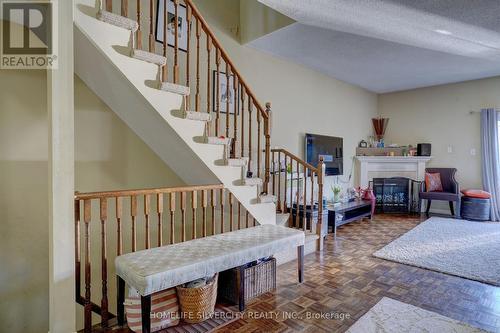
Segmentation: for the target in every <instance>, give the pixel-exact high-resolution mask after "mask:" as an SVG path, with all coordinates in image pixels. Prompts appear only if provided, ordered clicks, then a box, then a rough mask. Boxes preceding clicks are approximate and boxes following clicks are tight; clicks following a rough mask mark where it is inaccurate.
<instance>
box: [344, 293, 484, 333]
mask: <svg viewBox="0 0 500 333" xmlns="http://www.w3.org/2000/svg"><path fill="white" fill-rule="evenodd" d="M372 332H373V333H410V332H411V333H417V332H418V333H420V332H436V333H448V332H453V333H466V332H467V333H470V332H478V333H479V332H486V331H483V330H480V329H478V328H474V327H472V326H469V325H467V324H464V323H461V322H459V321H456V320H454V319H451V318H448V317H445V316H442V315H440V314H437V313H435V312H431V311H427V310H424V309H421V308H418V307H416V306H413V305H410V304H406V303H401V302H399V301H396V300H393V299H391V298H387V297H384V298H382V300H380V302H378V303H377V304H375V306H374V307H373V308H371V309H370V310H369V311H368V312H367V313H366V314H365V315H364V316H363V317H361V318H360V319H359V320H358V321H357V322H355V323H354V325H352V326H351V327H350V328H349V329H348V330H347V333H372Z"/></svg>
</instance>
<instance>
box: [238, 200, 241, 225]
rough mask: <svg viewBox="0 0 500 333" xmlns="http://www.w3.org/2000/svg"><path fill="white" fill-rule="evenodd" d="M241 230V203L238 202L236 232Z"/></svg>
mask: <svg viewBox="0 0 500 333" xmlns="http://www.w3.org/2000/svg"><path fill="white" fill-rule="evenodd" d="M240 229H241V202H239V201H238V230H240Z"/></svg>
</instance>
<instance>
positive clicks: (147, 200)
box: [144, 195, 151, 249]
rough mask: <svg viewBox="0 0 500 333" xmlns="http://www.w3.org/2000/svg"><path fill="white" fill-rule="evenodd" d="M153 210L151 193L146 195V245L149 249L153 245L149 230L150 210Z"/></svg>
mask: <svg viewBox="0 0 500 333" xmlns="http://www.w3.org/2000/svg"><path fill="white" fill-rule="evenodd" d="M150 210H151V200H150V197H149V195H145V196H144V221H145V223H144V226H145V229H146V230H145V233H146V234H145V244H144V245H145V247H146V249H149V248H150V246H151V234H150V231H149V229H150V228H149V212H150Z"/></svg>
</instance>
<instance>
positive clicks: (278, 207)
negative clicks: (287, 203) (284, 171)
mask: <svg viewBox="0 0 500 333" xmlns="http://www.w3.org/2000/svg"><path fill="white" fill-rule="evenodd" d="M273 184H274V179H273ZM276 209H277V210H278V212H281V211H282V206H281V152H278V204H277V206H276Z"/></svg>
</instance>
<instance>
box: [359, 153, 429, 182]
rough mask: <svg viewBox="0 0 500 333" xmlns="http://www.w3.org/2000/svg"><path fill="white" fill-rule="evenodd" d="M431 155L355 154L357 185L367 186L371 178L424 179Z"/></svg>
mask: <svg viewBox="0 0 500 333" xmlns="http://www.w3.org/2000/svg"><path fill="white" fill-rule="evenodd" d="M431 158H432V157H431V156H356V160H357V164H358V167H357V170H358V179H359V186H361V188H367V187H368V185H369V182H370V181H371V180H372V179H373V178H388V177H408V178H412V179H415V180H420V181H422V180H424V179H425V167H426V164H427V162H429V161H430V160H431Z"/></svg>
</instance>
